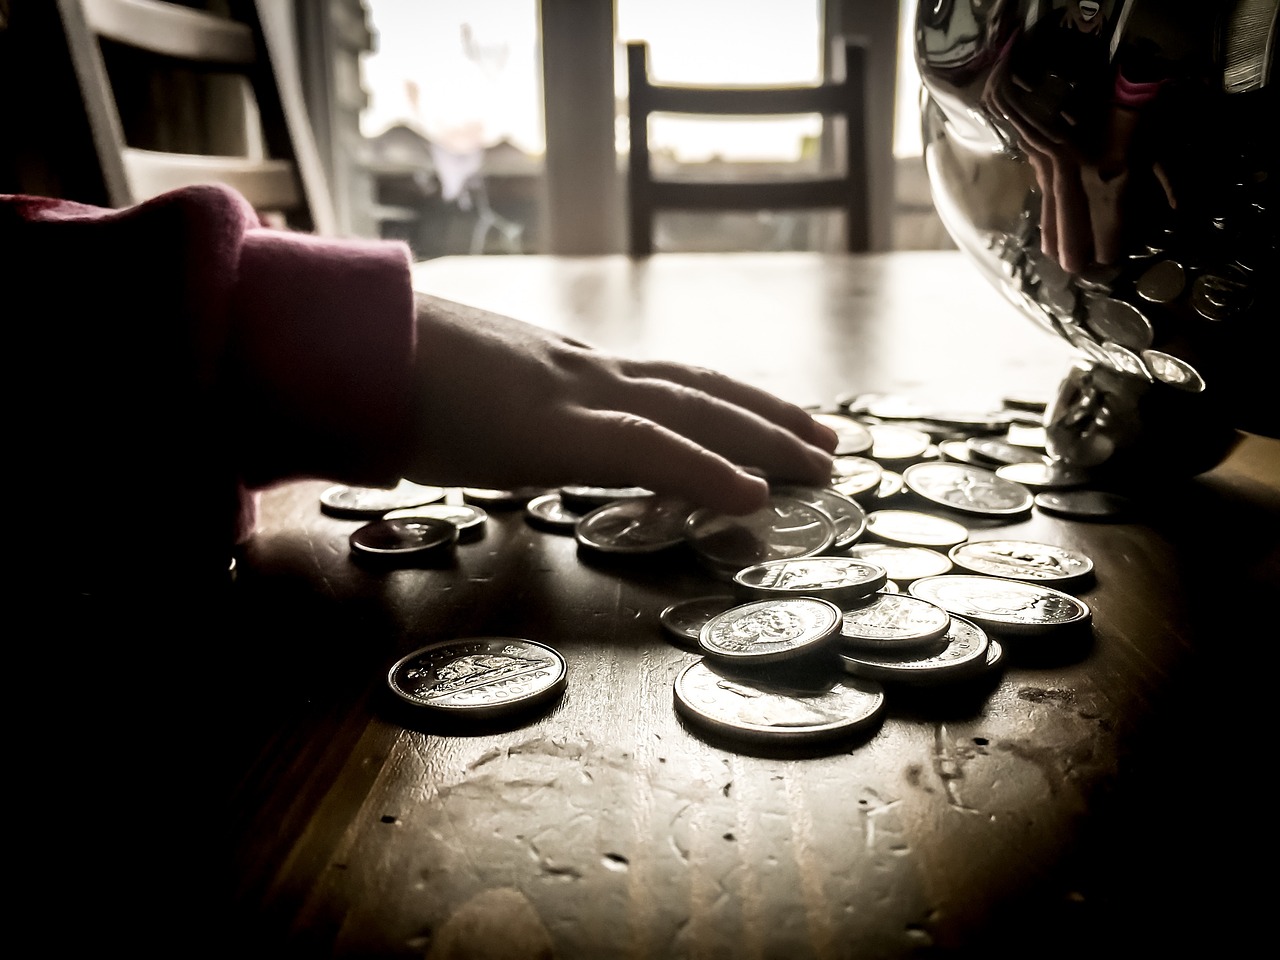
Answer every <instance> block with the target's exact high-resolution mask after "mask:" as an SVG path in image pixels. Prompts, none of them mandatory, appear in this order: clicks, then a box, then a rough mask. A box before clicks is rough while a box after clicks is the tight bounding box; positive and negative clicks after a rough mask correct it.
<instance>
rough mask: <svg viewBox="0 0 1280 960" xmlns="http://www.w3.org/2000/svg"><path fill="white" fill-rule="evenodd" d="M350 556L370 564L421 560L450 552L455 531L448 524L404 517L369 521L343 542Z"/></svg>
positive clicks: (456, 534) (455, 541)
mask: <svg viewBox="0 0 1280 960" xmlns="http://www.w3.org/2000/svg"><path fill="white" fill-rule="evenodd" d="M347 540H348V543H349V544H350V545H351V552H352V553H353V554H356V555H357V556H360V557H364V558H366V559H371V560H374V559H376V560H423V559H426V558H428V557H439V556H444V555H447V554H448V553H450V552H452V550H453V548H454V545H455V544H456V543H457V542H458V528H457V527H456V526H454V525H453V524H452V523H450V522H449V521H448V520H434V519H432V518H430V517H405V518H403V519H400V520H387V519H385V518H380V519H378V520H370V521H369V522H368V523H366V524H365V525H364V526H362V527H360V528H359V529H357V530H353V531H352V532H351V535H350V537H348V538H347Z"/></svg>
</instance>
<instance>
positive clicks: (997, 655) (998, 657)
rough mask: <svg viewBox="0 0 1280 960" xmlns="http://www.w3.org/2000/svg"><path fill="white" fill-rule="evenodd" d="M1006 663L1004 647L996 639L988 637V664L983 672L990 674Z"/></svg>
mask: <svg viewBox="0 0 1280 960" xmlns="http://www.w3.org/2000/svg"><path fill="white" fill-rule="evenodd" d="M1003 662H1004V647H1002V646H1001V645H1000V641H999V640H997V639H995V637H987V663H986V666H985V667H984V668H983V672H985V673H990V672H991V671H992V670H995V669H997V668H998V667H999V666H1000V664H1002V663H1003Z"/></svg>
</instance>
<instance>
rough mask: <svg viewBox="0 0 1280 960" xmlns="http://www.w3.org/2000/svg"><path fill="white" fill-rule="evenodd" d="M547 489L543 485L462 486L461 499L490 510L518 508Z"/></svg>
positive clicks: (521, 507)
mask: <svg viewBox="0 0 1280 960" xmlns="http://www.w3.org/2000/svg"><path fill="white" fill-rule="evenodd" d="M546 492H547V490H546V489H545V488H543V487H516V488H515V489H514V490H502V489H496V488H493V487H463V488H462V499H463V500H465V501H467V503H474V504H477V505H479V506H482V507H487V508H488V509H490V510H520V509H523V508H524V507H525V506H526V505H527V504H528V503H529V501H530V500H532V499H533V498H534V497H537V496H541V495H542V494H544V493H546Z"/></svg>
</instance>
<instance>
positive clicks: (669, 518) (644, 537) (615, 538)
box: [573, 496, 690, 553]
mask: <svg viewBox="0 0 1280 960" xmlns="http://www.w3.org/2000/svg"><path fill="white" fill-rule="evenodd" d="M689 509H690V508H689V504H688V502H686V501H684V500H679V499H676V498H673V497H656V496H650V497H637V498H635V499H634V500H614V501H613V502H612V503H606V504H605V505H604V506H603V507H597V508H596V509H594V510H592V511H591V512H590V513H588V514H586V515H585V516H583V517H582V518H581V519H580V520H579V521H578V523H577V525H576V526H575V527H574V530H573V535H574V537H576V538H577V541H578V543H579V544H581V545H582V546H584V547H587V548H589V549H591V550H599V551H601V552H603V553H654V552H656V551H658V550H666V549H667V548H668V547H674V546H677V545H678V544H681V543H683V542H684V525H685V521H686V519H687V518H688V516H689Z"/></svg>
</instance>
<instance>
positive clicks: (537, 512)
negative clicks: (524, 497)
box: [524, 493, 582, 534]
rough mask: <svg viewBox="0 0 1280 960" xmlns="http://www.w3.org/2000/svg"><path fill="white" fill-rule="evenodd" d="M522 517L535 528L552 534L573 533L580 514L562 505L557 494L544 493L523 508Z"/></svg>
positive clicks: (560, 498)
mask: <svg viewBox="0 0 1280 960" xmlns="http://www.w3.org/2000/svg"><path fill="white" fill-rule="evenodd" d="M524 516H525V519H526V520H528V521H529V522H530V523H531V524H533V525H534V526H535V527H541V528H542V529H543V530H550V531H552V532H554V533H569V534H571V533H573V532H574V528H575V527H577V525H578V521H579V520H581V519H582V514H580V513H578V512H577V511H575V510H570V509H569V508H568V507H566V506H565V505H564V498H563V497H562V495H561V494H558V493H544V494H541V495H539V496H536V497H534V498H533V499H532V500H530V501H529V502H528V503H526V504H525V507H524Z"/></svg>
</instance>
